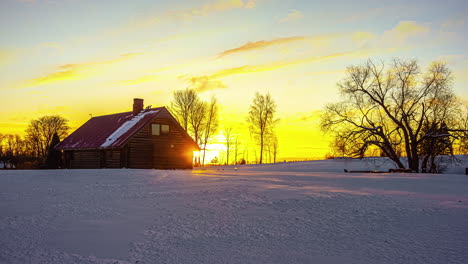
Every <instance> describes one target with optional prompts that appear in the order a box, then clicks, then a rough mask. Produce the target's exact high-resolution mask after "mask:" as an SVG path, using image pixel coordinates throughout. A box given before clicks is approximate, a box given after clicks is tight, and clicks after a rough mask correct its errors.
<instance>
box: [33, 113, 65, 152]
mask: <svg viewBox="0 0 468 264" xmlns="http://www.w3.org/2000/svg"><path fill="white" fill-rule="evenodd" d="M69 129H70V127H69V126H68V120H67V119H65V118H63V117H61V116H59V115H49V116H43V117H40V118H38V119H34V120H31V122H30V123H29V125H28V127H27V129H26V139H27V141H28V143H29V144H30V147H31V149H32V152H33V155H34V156H36V157H37V158H40V159H45V157H46V156H47V149H48V147H49V146H50V143H51V141H52V137H53V135H54V134H57V135H58V136H59V138H61V139H63V138H64V137H65V136H66V135H67V134H68V130H69Z"/></svg>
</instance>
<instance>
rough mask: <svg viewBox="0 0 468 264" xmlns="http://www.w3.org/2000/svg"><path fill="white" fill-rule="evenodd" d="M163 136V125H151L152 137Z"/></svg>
mask: <svg viewBox="0 0 468 264" xmlns="http://www.w3.org/2000/svg"><path fill="white" fill-rule="evenodd" d="M160 134H161V125H160V124H151V135H153V136H159V135H160Z"/></svg>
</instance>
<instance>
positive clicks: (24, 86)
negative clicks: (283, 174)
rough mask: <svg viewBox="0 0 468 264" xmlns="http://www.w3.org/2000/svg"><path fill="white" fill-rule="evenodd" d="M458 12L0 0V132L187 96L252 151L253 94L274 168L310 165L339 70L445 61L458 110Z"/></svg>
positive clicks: (467, 73) (436, 7)
mask: <svg viewBox="0 0 468 264" xmlns="http://www.w3.org/2000/svg"><path fill="white" fill-rule="evenodd" d="M466 13H468V2H466V1H455V0H453V1H451V0H447V1H373V0H369V1H335V0H329V1H310V0H297V1H284V0H207V1H201V0H198V1H195V0H185V1H182V0H172V1H153V0H134V1H124V0H119V1H116V0H100V1H94V0H1V1H0V113H1V115H0V133H3V134H5V133H17V134H23V133H24V130H25V128H26V127H27V124H28V123H29V122H30V120H32V119H34V118H37V117H40V116H43V115H50V114H60V115H62V116H64V117H65V118H67V119H68V120H70V125H71V127H72V129H76V128H77V127H79V126H80V125H82V124H83V123H84V122H86V121H87V120H88V119H89V118H90V115H92V116H99V115H105V114H112V113H117V112H124V111H130V110H131V107H132V103H133V98H143V99H144V100H145V105H152V106H153V107H157V106H169V105H170V102H171V100H172V94H173V92H174V91H175V90H180V89H185V88H187V87H190V88H194V89H196V90H197V91H198V92H199V94H200V97H201V98H203V99H206V100H209V99H210V98H211V97H212V96H215V97H216V98H217V99H218V102H219V105H220V112H219V117H220V124H221V131H222V130H223V129H224V128H227V127H232V128H233V133H234V134H236V135H239V137H240V138H241V144H242V145H243V146H244V147H245V148H249V149H253V148H254V144H253V143H252V142H251V140H250V133H249V131H248V129H247V127H248V126H247V122H246V119H247V113H248V110H249V105H250V104H251V102H252V101H253V98H254V95H255V93H256V92H259V93H261V94H265V93H270V94H271V96H272V98H273V99H274V100H275V102H276V104H277V116H278V118H280V122H279V123H278V125H277V128H276V133H277V134H278V138H279V160H283V159H285V160H304V159H313V158H321V157H323V156H324V155H325V153H327V152H329V144H330V143H329V140H330V139H329V137H327V136H326V135H323V133H322V132H321V131H320V128H319V123H320V115H321V111H322V109H323V108H324V106H325V104H327V103H332V102H336V101H338V100H339V99H340V95H339V93H338V88H337V83H338V82H339V81H340V80H342V79H343V78H344V77H345V74H346V67H348V66H351V65H359V64H362V63H364V62H365V61H366V60H367V59H369V58H370V59H373V60H382V61H385V62H390V60H392V59H393V58H401V59H416V60H418V62H419V63H420V66H421V67H422V68H423V69H424V68H427V67H428V66H429V64H430V63H431V62H432V61H436V60H437V61H444V62H446V63H447V64H448V67H449V68H450V69H451V70H452V72H453V75H454V81H453V89H454V92H455V94H456V95H457V96H458V97H460V99H461V100H462V101H463V100H464V101H465V102H467V100H468V89H467V88H466V87H467V86H468V52H467V48H466V43H468V34H467V33H468V32H467V31H468V27H467V22H468V21H467V18H466ZM222 143H223V139H222V136H221V135H219V136H218V137H217V139H216V140H215V141H214V144H213V145H212V146H211V147H212V149H213V150H214V151H215V152H214V153H215V155H219V156H221V155H222V149H223V147H222ZM241 148H242V147H241ZM252 153H253V152H252ZM250 155H254V154H250ZM250 159H252V157H250Z"/></svg>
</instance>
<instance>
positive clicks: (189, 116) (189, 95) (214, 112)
mask: <svg viewBox="0 0 468 264" xmlns="http://www.w3.org/2000/svg"><path fill="white" fill-rule="evenodd" d="M173 95H174V99H173V101H172V102H171V107H170V110H171V112H172V114H173V115H174V116H175V117H176V119H177V121H178V122H179V124H180V125H181V126H182V127H183V128H184V129H185V131H187V133H189V134H190V136H191V137H192V138H193V139H194V141H195V142H196V143H197V144H198V145H199V146H200V147H201V148H202V150H203V157H202V158H201V161H200V160H197V161H196V163H197V164H201V165H203V164H204V163H205V156H206V145H207V144H208V142H209V141H210V140H211V139H212V137H213V136H214V134H215V133H216V131H217V129H218V103H217V100H216V98H215V97H212V98H211V101H210V102H209V103H207V102H204V101H203V100H201V99H200V98H199V96H198V94H197V92H196V91H195V90H194V89H190V88H187V89H184V90H178V91H175V92H174V94H173ZM199 159H200V158H199Z"/></svg>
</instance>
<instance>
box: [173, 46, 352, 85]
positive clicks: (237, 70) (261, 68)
mask: <svg viewBox="0 0 468 264" xmlns="http://www.w3.org/2000/svg"><path fill="white" fill-rule="evenodd" d="M355 54H358V52H353V51H351V52H339V53H333V54H328V55H324V56H313V57H309V58H305V59H297V60H286V61H277V62H273V63H267V64H261V65H244V66H240V67H234V68H229V69H224V70H220V71H218V72H215V73H214V74H211V75H204V76H198V77H186V76H182V77H181V79H183V80H185V81H187V82H188V83H189V87H191V88H194V89H196V90H197V91H200V92H203V91H207V90H214V89H224V88H226V87H227V85H226V84H225V83H224V82H222V81H220V79H221V78H225V77H229V76H232V75H239V74H250V73H258V72H265V71H271V70H276V69H280V68H284V67H288V66H293V65H298V64H304V63H312V62H319V61H324V60H329V59H335V58H340V57H344V56H349V55H355Z"/></svg>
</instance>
